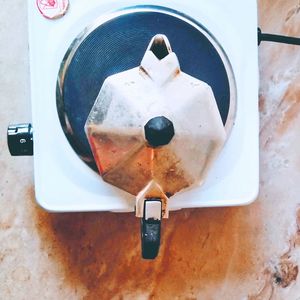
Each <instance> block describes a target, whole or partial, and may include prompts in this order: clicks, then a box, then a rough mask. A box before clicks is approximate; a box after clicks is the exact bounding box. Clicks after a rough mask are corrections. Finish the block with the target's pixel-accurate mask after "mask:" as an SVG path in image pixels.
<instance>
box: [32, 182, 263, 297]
mask: <svg viewBox="0 0 300 300" xmlns="http://www.w3.org/2000/svg"><path fill="white" fill-rule="evenodd" d="M29 193H30V195H31V198H32V215H33V221H34V226H35V228H36V230H37V232H38V234H39V236H40V239H41V248H42V249H41V250H42V251H44V252H46V253H47V255H48V257H49V259H51V260H53V261H54V262H55V263H56V264H58V265H60V266H61V267H62V270H63V273H64V274H63V277H64V281H65V284H66V285H69V286H71V287H72V288H76V287H78V286H82V285H83V286H84V287H85V288H86V290H87V294H86V296H85V299H97V298H99V297H100V296H101V299H112V298H114V299H123V298H124V297H125V298H126V297H128V296H135V297H137V296H138V295H141V294H143V295H144V296H145V298H147V299H170V297H172V296H174V297H177V298H178V299H187V298H189V299H196V297H197V294H198V292H199V291H201V290H202V289H205V288H206V287H207V285H208V284H209V283H216V282H219V283H220V285H222V283H223V282H224V280H225V279H226V275H227V273H228V271H229V268H230V273H231V276H232V274H236V276H237V277H239V276H240V275H241V274H246V273H251V272H252V271H253V268H254V265H255V263H254V257H255V256H256V255H257V253H256V254H254V253H255V249H254V248H255V244H256V243H255V241H254V240H255V239H256V238H257V234H256V233H255V232H256V230H254V229H253V227H255V228H257V224H259V223H260V220H259V214H257V220H256V221H257V222H256V223H255V226H254V225H253V226H252V225H251V223H248V222H247V219H248V217H247V216H249V209H248V208H246V207H244V208H216V209H193V210H192V209H186V210H182V211H178V212H171V214H170V219H169V220H167V221H165V222H164V224H163V227H162V245H161V249H160V254H159V256H158V257H157V259H156V260H154V261H145V260H142V259H141V251H140V232H139V230H140V227H139V220H138V219H136V218H135V217H134V215H133V214H132V213H129V214H128V213H119V214H117V213H63V214H55V213H48V212H45V211H44V210H42V209H41V208H40V207H38V206H37V205H36V204H35V200H34V192H33V189H32V188H31V189H30V191H29ZM252 217H253V216H252ZM237 231H239V232H240V233H238V232H237ZM241 232H244V234H241ZM249 237H252V239H251V238H249ZM203 279H205V280H203Z"/></svg>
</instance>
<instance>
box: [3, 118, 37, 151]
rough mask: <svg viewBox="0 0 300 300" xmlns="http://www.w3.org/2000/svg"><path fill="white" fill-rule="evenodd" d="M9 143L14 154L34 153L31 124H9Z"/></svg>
mask: <svg viewBox="0 0 300 300" xmlns="http://www.w3.org/2000/svg"><path fill="white" fill-rule="evenodd" d="M7 144H8V149H9V152H10V154H11V155H12V156H22V155H24V156H30V155H33V129H32V126H31V124H17V125H9V126H8V129H7Z"/></svg>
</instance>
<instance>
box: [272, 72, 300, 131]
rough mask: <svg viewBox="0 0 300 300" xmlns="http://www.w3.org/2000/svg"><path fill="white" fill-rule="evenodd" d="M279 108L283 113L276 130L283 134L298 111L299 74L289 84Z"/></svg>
mask: <svg viewBox="0 0 300 300" xmlns="http://www.w3.org/2000/svg"><path fill="white" fill-rule="evenodd" d="M279 109H280V110H283V114H282V118H281V120H280V122H279V124H278V128H277V132H278V133H279V134H284V133H285V132H286V131H287V130H288V128H289V127H290V126H291V124H293V121H294V120H295V119H296V118H297V117H298V116H299V113H300V76H297V77H296V78H295V79H294V80H293V81H292V82H291V83H290V84H289V86H288V89H287V91H286V92H285V94H284V96H283V100H282V101H281V104H280V107H279Z"/></svg>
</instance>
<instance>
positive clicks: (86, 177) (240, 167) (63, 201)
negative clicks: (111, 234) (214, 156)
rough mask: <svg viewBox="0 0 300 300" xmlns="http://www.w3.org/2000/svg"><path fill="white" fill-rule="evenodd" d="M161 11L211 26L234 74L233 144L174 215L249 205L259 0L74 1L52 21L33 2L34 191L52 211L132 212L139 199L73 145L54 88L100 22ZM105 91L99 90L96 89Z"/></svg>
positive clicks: (178, 199) (253, 192) (254, 188)
mask: <svg viewBox="0 0 300 300" xmlns="http://www.w3.org/2000/svg"><path fill="white" fill-rule="evenodd" d="M136 5H154V6H155V5H157V6H163V7H168V8H171V9H174V10H177V11H179V12H181V13H183V14H185V15H187V16H190V17H191V18H193V19H195V20H196V21H197V22H199V23H201V24H202V25H203V26H204V27H206V28H207V29H208V30H209V32H210V33H211V34H212V35H213V36H214V37H215V38H216V40H217V41H218V42H219V43H220V45H221V46H222V48H223V49H224V51H225V53H226V54H227V56H228V58H229V61H230V63H231V67H232V69H233V72H234V76H235V80H236V89H237V109H236V116H235V120H234V125H233V128H232V131H231V133H230V136H229V139H228V141H227V142H226V144H225V147H224V149H223V150H222V152H221V155H220V156H219V158H218V160H217V161H216V163H215V164H214V166H213V168H212V170H211V171H210V172H209V175H208V178H207V179H206V182H205V184H204V185H203V186H202V187H199V188H194V189H191V190H188V191H185V192H183V193H179V194H176V195H175V196H174V197H172V198H171V199H170V201H169V208H170V210H176V209H181V208H191V207H217V206H237V205H246V204H249V203H251V202H252V201H253V200H255V199H256V197H257V194H258V187H259V113H258V49H257V3H256V1H255V0H245V1H238V0H231V1H225V0H215V1H205V0H186V1H179V0H171V1H169V0H160V1H158V0H148V1H145V0H140V1H136V0H125V1H124V0H120V1H110V0H101V1H100V0H89V1H84V0H72V1H71V3H70V8H69V10H68V12H67V14H66V15H65V16H64V17H62V18H61V19H57V20H48V19H46V18H44V17H43V16H42V15H41V14H40V13H39V11H38V9H37V7H36V4H35V1H32V0H28V12H29V17H28V21H29V46H30V72H31V102H32V120H33V128H34V173H35V193H36V199H37V201H38V203H39V205H40V206H42V207H43V208H44V209H46V210H49V211H55V212H71V211H118V212H129V211H133V210H134V206H135V197H134V196H132V195H130V194H127V193H125V192H122V191H120V190H119V189H117V188H115V187H113V186H110V185H108V184H107V183H105V182H103V181H102V180H101V177H100V176H99V175H98V174H97V173H96V172H94V171H93V170H92V169H90V168H89V167H88V166H87V165H86V164H85V163H84V162H83V161H82V160H81V159H80V158H79V157H78V155H77V154H76V153H75V151H74V150H73V149H72V147H71V145H70V144H69V142H68V140H67V138H66V136H65V134H64V132H63V130H62V127H61V124H60V121H59V118H58V113H57V108H56V82H57V76H58V72H59V69H60V65H61V62H62V60H63V58H64V55H65V53H66V52H67V50H68V48H69V47H70V45H71V43H72V42H73V41H74V40H75V39H76V38H77V37H78V35H79V34H80V33H82V32H83V31H84V29H85V28H87V27H89V26H90V25H91V24H93V23H94V22H95V20H96V19H99V18H100V19H103V21H105V20H106V18H108V17H109V14H110V13H112V12H114V11H117V10H120V9H122V8H125V7H133V6H136ZM99 88H100V87H99Z"/></svg>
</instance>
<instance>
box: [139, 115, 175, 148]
mask: <svg viewBox="0 0 300 300" xmlns="http://www.w3.org/2000/svg"><path fill="white" fill-rule="evenodd" d="M144 129H145V137H146V140H147V141H148V143H149V145H150V146H152V147H159V146H164V145H167V144H169V143H170V141H171V140H172V138H173V136H174V134H175V131H174V126H173V123H172V122H171V121H170V120H169V119H167V118H166V117H164V116H160V117H155V118H152V119H151V120H149V121H148V122H147V124H146V125H145V127H144Z"/></svg>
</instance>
